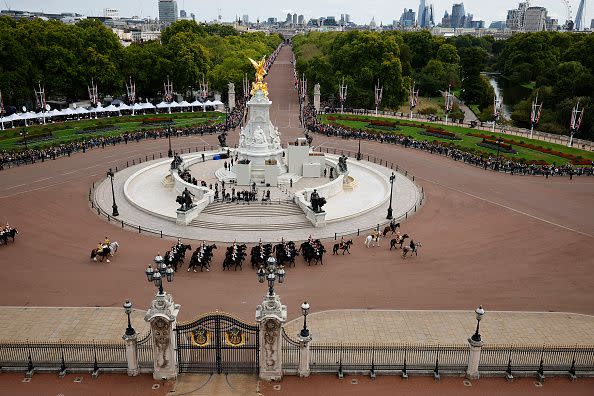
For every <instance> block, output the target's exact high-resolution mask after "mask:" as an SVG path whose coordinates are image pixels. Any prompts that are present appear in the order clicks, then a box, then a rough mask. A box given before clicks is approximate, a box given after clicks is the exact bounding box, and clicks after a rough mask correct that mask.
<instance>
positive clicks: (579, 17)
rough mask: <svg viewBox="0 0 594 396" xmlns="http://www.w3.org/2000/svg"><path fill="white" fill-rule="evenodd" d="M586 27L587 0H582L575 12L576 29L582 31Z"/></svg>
mask: <svg viewBox="0 0 594 396" xmlns="http://www.w3.org/2000/svg"><path fill="white" fill-rule="evenodd" d="M585 28H586V0H581V1H580V5H579V6H578V10H577V14H575V30H577V31H580V30H584V29H585Z"/></svg>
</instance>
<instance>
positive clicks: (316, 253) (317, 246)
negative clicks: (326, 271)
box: [299, 239, 326, 266]
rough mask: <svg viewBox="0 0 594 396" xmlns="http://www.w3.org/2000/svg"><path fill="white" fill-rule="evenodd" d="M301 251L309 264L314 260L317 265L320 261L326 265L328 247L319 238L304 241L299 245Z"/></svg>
mask: <svg viewBox="0 0 594 396" xmlns="http://www.w3.org/2000/svg"><path fill="white" fill-rule="evenodd" d="M299 252H300V253H301V255H302V256H303V259H304V260H305V262H306V263H307V265H308V266H309V265H311V263H312V261H313V262H314V264H316V265H318V263H320V264H321V265H324V253H326V249H325V248H324V245H322V243H321V242H320V240H319V239H316V240H315V241H312V242H309V241H306V242H303V243H302V244H301V246H300V247H299Z"/></svg>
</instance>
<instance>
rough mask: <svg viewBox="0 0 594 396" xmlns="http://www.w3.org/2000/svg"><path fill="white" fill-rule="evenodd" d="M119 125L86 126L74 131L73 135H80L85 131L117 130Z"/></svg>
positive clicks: (102, 131)
mask: <svg viewBox="0 0 594 396" xmlns="http://www.w3.org/2000/svg"><path fill="white" fill-rule="evenodd" d="M118 129H120V127H118V126H115V125H112V126H105V127H99V128H98V127H96V126H94V127H86V128H83V129H81V130H80V131H76V132H74V134H75V135H82V134H86V133H105V132H109V131H117V130H118Z"/></svg>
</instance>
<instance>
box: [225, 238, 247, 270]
mask: <svg viewBox="0 0 594 396" xmlns="http://www.w3.org/2000/svg"><path fill="white" fill-rule="evenodd" d="M233 250H234V249H233V246H229V247H228V248H227V252H226V253H225V259H224V260H223V271H225V270H231V267H232V266H234V267H235V271H237V268H238V267H239V269H240V270H241V271H243V267H242V263H243V260H244V259H245V256H246V250H247V246H246V245H245V244H241V245H236V249H235V253H234V252H233Z"/></svg>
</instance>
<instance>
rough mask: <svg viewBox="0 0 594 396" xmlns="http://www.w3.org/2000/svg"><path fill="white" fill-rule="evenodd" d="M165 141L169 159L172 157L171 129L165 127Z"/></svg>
mask: <svg viewBox="0 0 594 396" xmlns="http://www.w3.org/2000/svg"><path fill="white" fill-rule="evenodd" d="M167 139H169V150H168V151H167V156H168V157H169V158H171V157H173V150H171V127H167Z"/></svg>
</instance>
